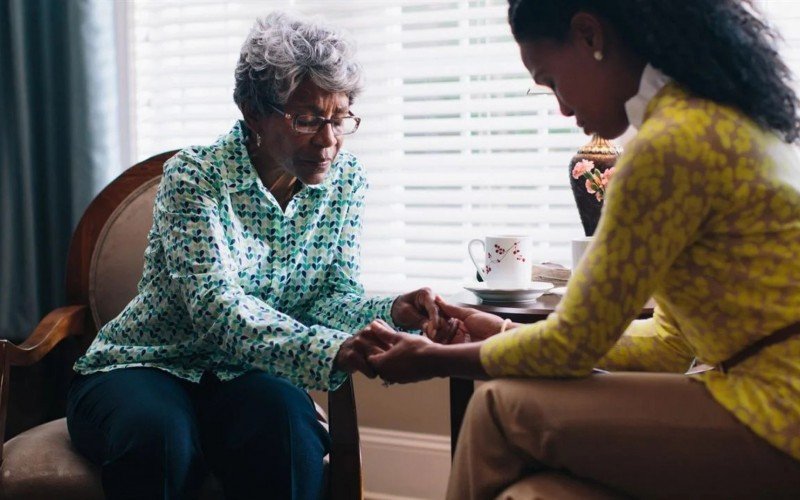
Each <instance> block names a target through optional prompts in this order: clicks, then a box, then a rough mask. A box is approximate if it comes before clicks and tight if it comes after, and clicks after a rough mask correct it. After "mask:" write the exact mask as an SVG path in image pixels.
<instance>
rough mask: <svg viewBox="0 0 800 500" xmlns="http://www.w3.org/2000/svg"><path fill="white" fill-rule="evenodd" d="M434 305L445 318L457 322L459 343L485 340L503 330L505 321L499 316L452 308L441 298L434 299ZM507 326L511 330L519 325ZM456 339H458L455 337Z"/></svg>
mask: <svg viewBox="0 0 800 500" xmlns="http://www.w3.org/2000/svg"><path fill="white" fill-rule="evenodd" d="M436 305H437V306H439V310H440V311H441V313H442V315H443V316H445V317H446V318H454V319H457V320H459V322H460V326H459V332H458V335H461V342H464V341H466V342H476V341H480V340H485V339H487V338H489V337H491V336H492V335H495V334H497V333H499V332H500V330H502V329H503V322H504V321H505V320H503V318H501V317H500V316H496V315H494V314H490V313H487V312H482V311H478V310H477V309H472V308H469V307H459V306H454V305H452V304H448V303H447V302H445V301H444V300H442V298H441V297H436ZM507 326H508V328H513V327H516V326H519V325H516V324H515V323H510V324H509V325H507ZM465 337H466V338H465ZM456 338H458V337H457V336H456ZM450 343H458V342H450Z"/></svg>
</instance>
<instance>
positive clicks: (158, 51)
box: [129, 0, 800, 293]
mask: <svg viewBox="0 0 800 500" xmlns="http://www.w3.org/2000/svg"><path fill="white" fill-rule="evenodd" d="M762 2H763V4H764V5H766V8H767V12H769V13H770V14H779V16H778V15H776V16H775V17H776V18H779V19H780V22H779V23H778V24H779V27H780V28H781V29H782V31H783V33H784V34H786V35H787V36H788V34H793V31H792V30H791V29H790V27H794V26H797V25H798V24H800V7H797V6H795V2H794V0H762ZM332 4H333V2H328V1H322V0H293V1H288V0H286V1H276V0H272V1H259V2H252V1H216V0H214V1H212V0H202V1H199V0H193V1H191V2H185V1H177V0H135V1H134V3H133V6H132V12H131V15H130V16H129V19H131V27H132V37H131V39H132V40H133V41H132V57H131V59H132V60H133V72H132V74H133V77H134V83H133V85H134V89H135V90H134V101H135V104H134V106H133V109H134V110H135V151H136V154H137V159H143V158H145V157H147V156H150V155H152V154H155V153H158V152H162V151H165V150H168V149H176V148H181V147H184V146H187V145H190V144H208V143H210V142H212V141H213V140H214V139H215V138H216V137H217V136H218V135H219V134H222V133H224V132H226V131H227V130H228V129H229V128H230V126H231V125H232V123H233V121H234V120H235V119H237V118H238V117H239V112H238V110H237V109H236V107H235V105H234V104H233V101H232V98H231V95H232V91H233V70H234V66H235V63H236V59H237V56H238V51H239V47H240V45H241V43H242V42H243V40H244V37H245V36H246V34H247V32H248V30H249V28H250V26H251V25H252V23H253V20H254V19H255V17H257V16H259V15H264V14H266V13H267V12H269V11H270V10H273V9H289V10H295V11H299V12H301V13H305V14H312V15H321V16H322V17H323V18H324V19H326V20H327V21H330V22H331V23H334V24H336V25H338V26H340V27H342V28H344V29H347V30H349V31H350V32H351V33H352V34H353V37H354V38H355V40H356V41H357V43H358V47H359V59H360V61H361V63H362V64H363V66H364V70H365V73H366V79H367V88H366V91H365V93H364V94H363V96H362V97H361V98H360V99H359V100H358V101H357V102H356V103H355V105H354V107H353V109H354V111H355V112H356V113H357V114H358V115H360V116H362V117H363V119H364V120H363V122H362V126H361V128H360V129H359V131H358V133H357V134H356V135H354V136H352V137H349V138H348V139H347V140H346V142H345V147H346V148H347V149H349V150H350V151H352V152H354V153H355V154H356V155H357V156H358V157H359V158H360V159H361V160H362V162H363V163H364V165H365V166H366V168H367V172H368V176H369V180H370V184H371V189H370V192H369V194H368V199H367V209H366V214H365V221H364V225H365V227H364V237H363V240H362V243H363V250H362V261H363V275H362V279H363V281H364V284H365V286H366V287H367V290H368V291H369V292H370V293H396V292H400V291H407V290H410V289H412V288H416V287H419V286H422V285H429V286H431V287H433V288H434V290H436V291H438V292H441V293H448V292H452V291H457V290H459V289H460V285H461V284H462V283H463V282H464V281H465V280H466V279H468V278H469V277H470V276H473V275H474V268H473V266H472V264H471V262H470V261H469V258H468V255H467V242H468V241H469V240H470V239H471V238H473V237H481V236H485V235H487V234H491V233H495V234H513V233H517V234H520V233H524V234H530V235H532V236H533V238H534V241H536V242H537V243H536V247H537V255H536V258H537V259H538V260H549V261H554V262H559V263H562V264H568V263H569V261H570V254H569V241H570V240H571V239H572V238H575V237H578V236H581V235H582V229H581V228H580V224H579V220H578V213H577V210H576V208H575V203H574V200H573V197H572V193H571V191H570V189H569V180H568V175H569V173H568V169H567V165H568V163H569V159H570V157H571V156H572V155H573V154H574V152H575V150H576V149H577V148H578V147H579V146H581V145H582V144H584V143H586V142H587V140H588V138H587V137H585V136H584V135H583V134H582V133H581V132H580V131H579V130H577V129H576V128H575V126H574V120H572V119H567V118H564V117H562V116H561V115H560V113H559V112H558V109H557V104H556V102H555V100H554V99H553V98H552V97H550V96H546V95H545V96H528V95H526V90H527V89H528V88H529V86H530V85H531V83H532V82H531V80H530V76H529V75H528V74H527V72H526V70H525V68H524V67H523V66H522V63H521V62H520V60H519V55H518V51H517V48H516V45H515V44H514V42H513V39H512V38H511V35H510V31H509V28H508V25H507V22H506V5H507V2H506V0H440V1H432V0H428V1H423V0H404V1H393V2H386V1H381V0H361V1H350V2H336V3H335V5H336V7H335V8H333V7H332ZM788 41H789V44H790V47H792V49H791V50H790V52H789V59H790V60H791V61H793V64H794V65H795V67H797V64H798V63H800V58H799V57H798V53H797V49H796V48H797V47H800V40H795V39H789V40H788Z"/></svg>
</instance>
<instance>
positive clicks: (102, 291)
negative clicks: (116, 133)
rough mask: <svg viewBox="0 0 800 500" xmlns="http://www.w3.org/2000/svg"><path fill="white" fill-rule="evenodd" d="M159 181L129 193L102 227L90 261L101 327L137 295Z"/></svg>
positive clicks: (97, 320)
mask: <svg viewBox="0 0 800 500" xmlns="http://www.w3.org/2000/svg"><path fill="white" fill-rule="evenodd" d="M160 181H161V176H158V177H154V178H152V179H150V180H148V181H147V182H145V183H144V184H142V185H141V186H140V187H139V188H137V189H136V190H134V191H133V192H132V193H131V194H129V195H128V197H127V198H125V199H124V200H123V201H122V203H120V204H119V206H118V207H117V208H116V209H115V210H114V211H113V212H112V214H111V216H110V217H109V218H108V220H107V221H106V223H105V225H104V226H103V229H102V230H101V231H100V234H99V236H98V239H97V244H96V246H95V248H94V252H93V253H92V258H91V261H90V264H89V306H90V309H91V314H92V318H93V319H94V324H95V325H96V327H97V328H98V329H99V328H100V327H101V326H103V325H104V324H106V323H108V322H109V321H110V320H111V319H113V318H114V317H115V316H117V315H118V314H119V313H120V312H121V311H122V309H123V308H125V306H126V305H127V304H128V302H130V300H131V299H132V298H133V297H134V296H135V295H136V286H137V284H138V283H139V279H140V278H141V277H142V268H143V265H144V251H145V249H146V248H147V234H148V232H149V231H150V226H151V225H152V224H153V203H154V201H155V196H156V191H157V190H158V184H159V182H160Z"/></svg>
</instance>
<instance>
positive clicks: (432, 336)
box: [334, 288, 517, 383]
mask: <svg viewBox="0 0 800 500" xmlns="http://www.w3.org/2000/svg"><path fill="white" fill-rule="evenodd" d="M392 320H393V321H394V322H395V323H396V324H397V325H399V326H401V327H403V328H418V329H421V330H423V332H424V333H425V335H409V334H405V333H399V332H396V331H395V330H394V329H393V328H392V327H390V326H389V325H388V324H386V322H384V321H383V320H380V319H377V320H375V321H373V322H372V323H370V324H369V325H367V326H366V327H365V328H363V329H362V330H360V331H359V332H358V333H356V334H355V335H353V336H352V337H350V338H349V339H347V340H346V341H345V342H344V343H342V345H341V347H340V348H339V352H338V353H337V355H336V359H335V362H334V367H335V368H337V369H339V370H342V371H346V372H348V373H352V372H354V371H360V372H362V373H364V374H365V375H366V376H367V377H369V378H375V377H376V376H377V375H380V377H381V378H382V379H384V380H386V381H388V382H399V383H408V382H416V381H419V380H425V379H429V378H432V377H435V376H437V373H438V372H437V370H438V369H440V368H441V367H439V366H437V363H435V362H434V361H433V357H432V355H431V354H432V353H433V352H434V351H435V349H436V347H437V346H436V344H462V343H465V342H475V341H480V340H484V339H486V338H488V337H490V336H492V335H494V334H496V333H498V332H500V330H501V329H502V328H503V321H504V320H503V319H502V318H500V317H499V316H495V315H494V314H489V313H485V312H481V311H478V310H475V309H470V308H467V307H458V306H454V305H451V304H448V303H446V302H445V301H444V300H442V299H441V298H440V297H436V296H435V295H434V294H433V292H431V290H430V289H428V288H422V289H420V290H417V291H414V292H411V293H408V294H405V295H401V296H399V297H398V298H397V299H396V300H395V302H394V304H393V305H392ZM511 326H512V327H514V326H517V325H514V324H512V325H511Z"/></svg>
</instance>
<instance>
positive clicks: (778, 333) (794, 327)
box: [686, 321, 800, 375]
mask: <svg viewBox="0 0 800 500" xmlns="http://www.w3.org/2000/svg"><path fill="white" fill-rule="evenodd" d="M797 334H800V321H798V322H797V323H792V324H791V325H788V326H784V327H783V328H781V329H780V330H775V331H774V332H772V333H771V334H769V335H767V336H766V337H762V338H760V339H758V340H757V341H755V342H753V343H752V344H750V345H749V346H747V347H745V348H744V349H742V350H741V351H739V352H737V353H736V354H734V355H733V356H731V357H730V358H728V359H726V360H725V361H722V362H720V363H717V364H716V365H709V364H706V363H700V364H697V359H696V358H695V363H693V365H692V367H691V368H689V371H687V372H686V374H687V375H694V374H697V373H703V372H707V371H709V370H719V371H720V372H722V373H727V372H728V371H729V370H730V369H731V368H733V367H734V366H736V365H738V364H739V363H741V362H742V361H744V360H746V359H748V358H751V357H753V356H755V355H756V354H758V353H759V352H761V350H762V349H764V348H766V347H769V346H771V345H774V344H778V343H780V342H783V341H784V340H786V339H788V338H789V337H793V336H795V335H797Z"/></svg>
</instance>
